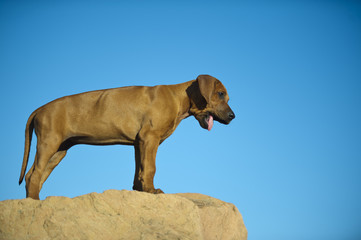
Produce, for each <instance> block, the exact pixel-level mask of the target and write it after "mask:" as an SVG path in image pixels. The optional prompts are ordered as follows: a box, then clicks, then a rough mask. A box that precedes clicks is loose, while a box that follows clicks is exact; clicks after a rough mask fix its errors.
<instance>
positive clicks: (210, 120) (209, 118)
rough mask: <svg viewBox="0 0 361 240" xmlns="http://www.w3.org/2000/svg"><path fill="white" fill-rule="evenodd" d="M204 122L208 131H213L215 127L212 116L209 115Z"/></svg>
mask: <svg viewBox="0 0 361 240" xmlns="http://www.w3.org/2000/svg"><path fill="white" fill-rule="evenodd" d="M204 121H205V122H206V124H207V126H208V127H207V129H208V131H211V129H212V127H213V116H212V115H211V114H208V115H207V116H206V117H205V118H204Z"/></svg>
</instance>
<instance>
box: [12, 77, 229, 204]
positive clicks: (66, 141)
mask: <svg viewBox="0 0 361 240" xmlns="http://www.w3.org/2000/svg"><path fill="white" fill-rule="evenodd" d="M228 100H229V97H228V94H227V90H226V88H225V87H224V86H223V84H222V83H221V82H220V81H219V80H218V79H216V78H214V77H212V76H209V75H200V76H198V77H197V79H196V80H192V81H189V82H185V83H181V84H176V85H159V86H154V87H143V86H133V87H121V88H114V89H106V90H98V91H92V92H85V93H80V94H76V95H71V96H66V97H62V98H59V99H56V100H54V101H52V102H50V103H48V104H46V105H44V106H42V107H40V108H38V109H37V110H35V111H34V112H33V113H32V114H31V115H30V117H29V119H28V122H27V124H26V129H25V151H24V159H23V164H22V168H21V174H20V179H19V184H21V182H22V181H23V178H24V175H25V170H26V167H27V164H28V159H29V152H30V144H31V138H32V133H33V130H34V129H35V134H36V136H37V150H36V155H35V160H34V164H33V166H32V167H31V168H30V170H29V172H28V173H27V174H26V176H25V182H26V196H27V197H31V198H33V199H39V192H40V190H41V188H42V186H43V183H44V182H45V181H46V179H47V178H48V177H49V175H50V173H51V172H52V171H53V169H54V168H55V167H56V166H57V165H58V164H59V163H60V161H61V160H62V159H63V158H64V157H65V154H66V152H67V150H68V149H69V148H71V147H72V146H74V145H76V144H91V145H113V144H123V145H133V146H134V148H135V162H136V169H135V176H134V183H133V184H134V185H133V189H134V190H138V191H145V192H149V193H163V191H162V190H160V189H155V188H154V185H153V178H154V174H155V157H156V153H157V149H158V146H159V144H161V143H162V142H163V141H164V140H165V139H166V138H167V137H169V136H170V135H171V134H172V133H173V132H174V130H175V129H176V127H177V126H178V124H179V123H180V121H182V120H183V119H185V118H187V117H189V116H191V115H193V116H194V117H195V118H196V119H197V120H198V122H199V124H200V126H201V127H202V128H204V129H208V130H211V128H212V126H213V120H216V121H218V122H220V123H223V124H228V123H230V121H231V120H232V119H234V118H235V114H234V113H233V111H232V110H231V108H230V107H229V106H228Z"/></svg>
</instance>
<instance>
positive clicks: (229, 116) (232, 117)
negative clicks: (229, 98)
mask: <svg viewBox="0 0 361 240" xmlns="http://www.w3.org/2000/svg"><path fill="white" fill-rule="evenodd" d="M235 117H236V115H235V114H234V112H233V111H230V112H229V113H228V118H229V120H232V119H234V118H235Z"/></svg>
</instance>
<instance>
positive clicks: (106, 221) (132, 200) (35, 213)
mask: <svg viewBox="0 0 361 240" xmlns="http://www.w3.org/2000/svg"><path fill="white" fill-rule="evenodd" d="M0 239H29V240H30V239H97V240H99V239H127V240H128V239H192V240H193V239H237V240H238V239H241V240H244V239H247V229H246V227H245V225H244V222H243V219H242V216H241V214H240V213H239V211H238V209H237V208H236V206H235V205H233V204H231V203H226V202H223V201H221V200H218V199H216V198H212V197H209V196H206V195H202V194H198V193H178V194H158V195H155V194H149V193H144V192H137V191H127V190H121V191H119V190H107V191H105V192H103V193H100V194H99V193H90V194H86V195H82V196H79V197H75V198H67V197H48V198H46V199H45V200H42V201H38V200H33V199H21V200H6V201H2V202H0Z"/></svg>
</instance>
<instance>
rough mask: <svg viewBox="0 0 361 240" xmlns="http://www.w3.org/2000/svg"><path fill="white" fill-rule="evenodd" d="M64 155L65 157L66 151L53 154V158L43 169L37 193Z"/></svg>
mask: <svg viewBox="0 0 361 240" xmlns="http://www.w3.org/2000/svg"><path fill="white" fill-rule="evenodd" d="M65 155H66V150H62V151H58V152H56V153H54V154H53V156H52V157H51V158H50V160H49V162H48V164H47V165H46V167H45V170H44V172H43V174H42V175H41V179H40V186H39V192H40V190H41V188H42V187H43V184H44V182H45V181H46V179H48V177H49V175H50V173H51V172H52V171H53V170H54V168H55V167H56V166H58V164H59V163H60V161H61V160H62V159H63V158H64V157H65Z"/></svg>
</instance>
